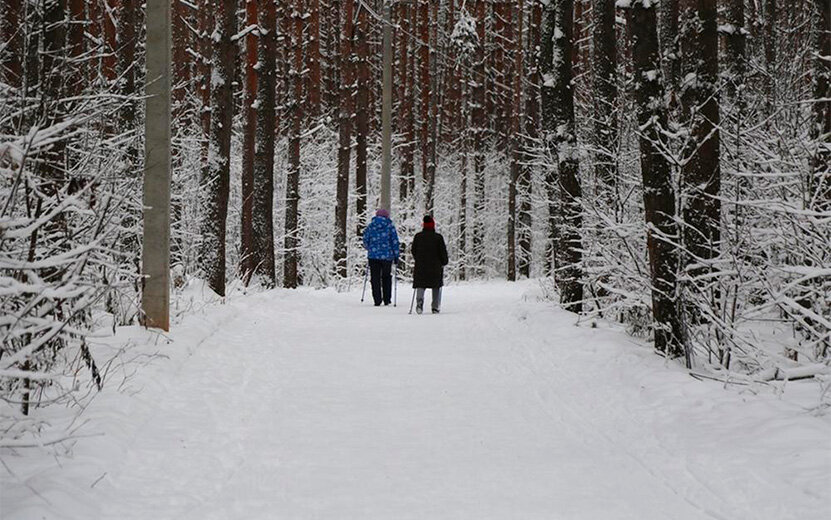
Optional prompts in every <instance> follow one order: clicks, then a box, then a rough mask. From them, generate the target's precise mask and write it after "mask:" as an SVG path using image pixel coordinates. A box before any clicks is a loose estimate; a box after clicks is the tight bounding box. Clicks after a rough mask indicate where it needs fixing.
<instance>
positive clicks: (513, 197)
mask: <svg viewBox="0 0 831 520" xmlns="http://www.w3.org/2000/svg"><path fill="white" fill-rule="evenodd" d="M513 9H514V7H513V6H512V5H508V6H507V13H506V15H507V18H508V20H507V22H508V26H509V27H512V23H513ZM523 11H524V5H523V1H522V0H519V2H518V4H517V7H516V14H517V16H516V21H517V28H516V36H515V37H514V38H513V53H514V66H513V71H512V72H513V81H514V89H513V99H512V100H511V111H510V115H511V118H510V123H511V135H510V137H511V153H510V155H511V172H510V176H511V179H510V182H509V184H508V280H509V281H514V280H516V275H517V261H516V260H517V253H516V228H517V225H516V223H517V182H518V179H519V175H520V169H521V166H520V162H521V161H522V136H521V135H520V124H519V122H520V119H521V115H522V114H521V110H522V79H523V78H522V64H523V55H522V20H523V16H524V14H523Z"/></svg>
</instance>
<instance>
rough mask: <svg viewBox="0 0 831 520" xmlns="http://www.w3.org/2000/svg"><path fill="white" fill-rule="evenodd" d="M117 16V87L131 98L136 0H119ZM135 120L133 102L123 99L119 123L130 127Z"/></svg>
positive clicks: (133, 82)
mask: <svg viewBox="0 0 831 520" xmlns="http://www.w3.org/2000/svg"><path fill="white" fill-rule="evenodd" d="M120 7H121V9H120V11H119V17H118V22H119V23H118V77H119V81H120V83H121V88H120V89H119V90H120V92H121V94H122V95H123V96H125V97H130V98H133V97H135V94H136V67H137V64H136V44H137V42H136V40H137V38H138V34H137V31H136V29H137V25H138V12H137V10H138V9H139V7H138V0H120ZM135 120H136V107H135V103H134V102H133V101H131V100H125V101H124V104H123V108H122V109H121V123H122V125H123V126H124V128H132V127H133V125H134V124H135Z"/></svg>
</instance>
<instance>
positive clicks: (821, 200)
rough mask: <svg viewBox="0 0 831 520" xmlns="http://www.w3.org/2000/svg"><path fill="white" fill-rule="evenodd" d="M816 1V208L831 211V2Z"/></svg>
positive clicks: (814, 198)
mask: <svg viewBox="0 0 831 520" xmlns="http://www.w3.org/2000/svg"><path fill="white" fill-rule="evenodd" d="M815 1H816V29H815V33H816V36H815V37H814V46H815V52H814V63H813V66H814V103H813V112H814V114H813V115H814V118H813V119H814V121H813V128H812V129H811V130H812V131H811V137H812V138H813V139H814V142H815V143H816V145H815V146H816V151H815V153H814V157H813V161H812V162H813V184H814V186H813V188H814V190H813V191H814V192H813V193H812V196H811V201H812V204H811V205H812V207H814V208H815V209H816V210H817V211H831V4H829V3H828V2H827V0H815Z"/></svg>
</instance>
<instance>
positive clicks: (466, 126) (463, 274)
mask: <svg viewBox="0 0 831 520" xmlns="http://www.w3.org/2000/svg"><path fill="white" fill-rule="evenodd" d="M465 65H468V64H467V63H466V64H465ZM461 77H462V79H463V81H462V91H461V97H460V105H461V112H462V120H461V123H462V124H461V126H460V128H461V132H462V137H461V139H462V174H461V183H460V185H459V242H458V247H459V270H458V276H459V280H465V279H466V278H467V184H468V181H467V180H468V177H469V175H468V172H469V170H470V126H471V125H470V109H469V108H468V107H469V106H470V103H469V102H468V100H469V99H470V68H469V67H468V66H465V67H464V68H463V69H462V72H461Z"/></svg>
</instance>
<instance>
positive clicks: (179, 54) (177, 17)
mask: <svg viewBox="0 0 831 520" xmlns="http://www.w3.org/2000/svg"><path fill="white" fill-rule="evenodd" d="M249 1H251V0H249ZM187 11H188V7H187V6H186V5H185V3H184V2H183V1H182V0H173V12H172V15H173V108H174V114H175V115H174V120H176V119H178V118H179V114H181V113H182V111H183V109H184V107H183V104H184V103H185V96H186V95H187V84H188V81H189V80H190V57H189V56H188V52H187V51H188V47H189V46H190V37H189V35H190V29H189V28H188V24H187V15H188V13H187ZM248 23H250V20H249V22H248ZM254 23H256V18H255V22H254ZM248 38H254V39H255V41H256V35H250V36H249V37H248ZM248 38H247V39H246V46H248ZM246 48H247V47H246Z"/></svg>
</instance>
